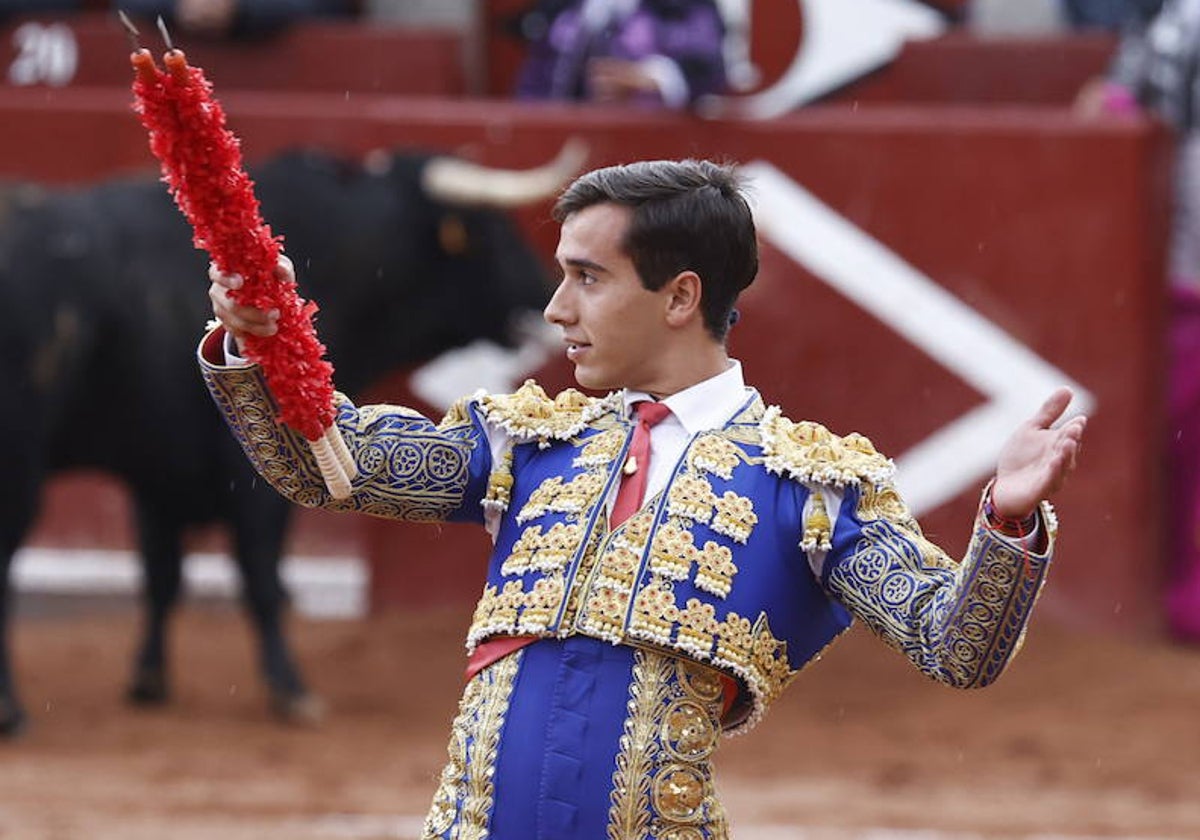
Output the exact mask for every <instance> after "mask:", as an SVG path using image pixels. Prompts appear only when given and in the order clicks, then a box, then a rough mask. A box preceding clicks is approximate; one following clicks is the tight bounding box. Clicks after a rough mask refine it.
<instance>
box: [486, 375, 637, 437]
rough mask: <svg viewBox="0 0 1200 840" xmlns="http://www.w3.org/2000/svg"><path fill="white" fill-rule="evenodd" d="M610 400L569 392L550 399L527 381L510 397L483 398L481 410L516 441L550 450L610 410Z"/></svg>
mask: <svg viewBox="0 0 1200 840" xmlns="http://www.w3.org/2000/svg"><path fill="white" fill-rule="evenodd" d="M611 397H612V395H610V396H609V397H605V398H604V399H596V398H594V397H589V396H587V395H586V394H584V393H581V392H579V391H576V390H575V389H574V388H568V389H567V390H565V391H561V392H560V393H558V394H557V395H556V396H555V397H554V398H553V399H551V398H550V397H549V396H547V394H546V392H545V391H543V390H542V387H541V386H540V385H538V384H537V383H536V382H534V381H533V380H532V379H527V380H525V384H524V385H522V386H521V387H520V388H518V389H517V390H516V391H515V392H513V393H511V394H485V395H483V396H481V397H480V398H479V407H480V409H481V410H482V412H483V416H484V417H485V418H486V419H487V420H488V422H490V423H494V424H496V425H497V426H499V427H500V428H502V429H504V430H505V431H506V432H508V433H509V434H510V435H512V436H513V437H514V438H516V439H517V440H520V441H531V440H537V441H539V442H540V443H541V444H542V445H543V446H548V445H549V441H551V440H569V439H570V438H572V437H574V436H575V435H577V434H579V433H580V432H581V431H583V429H584V428H585V427H586V426H587V425H588V424H589V423H591V422H592V421H593V420H595V419H596V418H597V417H599V416H600V415H601V414H604V413H605V412H606V411H609V410H611V409H612V405H613V400H612V398H611Z"/></svg>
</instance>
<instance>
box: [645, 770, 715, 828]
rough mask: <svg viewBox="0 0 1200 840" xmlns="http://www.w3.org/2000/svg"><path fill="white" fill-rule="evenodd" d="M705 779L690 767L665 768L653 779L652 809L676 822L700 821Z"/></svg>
mask: <svg viewBox="0 0 1200 840" xmlns="http://www.w3.org/2000/svg"><path fill="white" fill-rule="evenodd" d="M704 782H705V779H704V777H703V776H701V775H700V773H699V772H698V771H696V770H694V769H692V768H691V767H683V766H678V765H675V766H667V767H664V768H663V769H662V770H660V771H659V774H658V776H657V777H656V778H655V779H654V794H653V795H654V808H655V810H657V811H658V812H659V813H660V814H662V815H663V816H664V817H666V818H667V819H669V820H674V821H676V822H695V821H696V820H698V819H700V817H701V816H702V812H701V810H700V806H701V805H703V804H704V793H705V790H704V789H705V784H704Z"/></svg>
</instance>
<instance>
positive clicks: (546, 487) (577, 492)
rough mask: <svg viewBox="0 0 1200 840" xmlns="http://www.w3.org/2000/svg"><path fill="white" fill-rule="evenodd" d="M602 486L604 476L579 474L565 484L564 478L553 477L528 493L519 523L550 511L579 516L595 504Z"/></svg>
mask: <svg viewBox="0 0 1200 840" xmlns="http://www.w3.org/2000/svg"><path fill="white" fill-rule="evenodd" d="M603 486H604V476H603V475H602V474H600V473H594V472H584V473H580V474H579V475H577V476H575V477H574V478H572V479H571V480H570V481H568V482H566V483H565V484H564V483H563V480H562V477H561V476H557V475H556V476H551V477H550V478H547V479H546V480H545V481H543V482H542V483H541V484H540V485H538V487H537V489H535V490H534V491H533V492H532V493H530V494H529V500H528V501H527V502H526V503H525V505H524V507H522V508H521V512H520V513H518V514H517V522H518V523H521V524H524V523H526V522H528V521H529V520H531V519H536V518H537V517H539V516H542V515H544V514H546V513H551V512H555V513H579V512H580V511H582V510H586V509H587V508H588V507H590V506H591V505H592V504H594V503H595V501H596V497H597V496H598V495H599V493H600V490H601V488H603Z"/></svg>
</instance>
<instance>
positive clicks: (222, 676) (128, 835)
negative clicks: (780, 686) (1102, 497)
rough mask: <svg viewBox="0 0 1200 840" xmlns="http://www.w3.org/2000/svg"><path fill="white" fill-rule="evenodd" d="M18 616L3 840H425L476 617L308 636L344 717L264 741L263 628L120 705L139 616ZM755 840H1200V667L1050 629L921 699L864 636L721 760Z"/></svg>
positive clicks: (1, 803) (206, 653) (921, 684)
mask: <svg viewBox="0 0 1200 840" xmlns="http://www.w3.org/2000/svg"><path fill="white" fill-rule="evenodd" d="M32 612H33V613H34V614H30V613H31V611H30V610H28V609H23V610H22V615H21V617H20V619H19V620H18V621H17V622H16V623H15V647H16V651H17V669H18V673H19V675H20V677H21V680H22V685H23V689H24V699H25V702H26V705H27V707H28V708H29V710H30V712H31V719H32V726H31V728H30V731H29V733H28V734H27V735H26V736H25V737H24V738H23V739H22V740H20V741H18V742H15V743H10V744H0V837H2V838H5V840H8V838H14V839H15V838H20V840H26V838H31V839H32V840H41V838H45V839H46V840H76V838H78V839H79V840H83V838H88V840H116V839H117V838H121V840H143V839H144V840H161V838H172V840H199V839H200V838H205V839H206V840H207V838H221V840H243V838H244V840H251V839H253V840H275V838H288V840H309V838H312V840H320V839H322V838H357V839H358V840H375V839H376V838H415V837H418V836H419V827H420V822H421V818H422V816H423V814H424V811H425V808H426V805H427V804H428V801H429V798H430V796H431V794H432V792H433V789H434V778H435V776H436V774H437V772H438V770H439V769H440V767H441V764H442V759H443V757H444V755H445V746H446V734H447V731H448V725H449V722H450V720H451V717H452V715H453V711H454V705H455V702H456V699H457V696H458V690H459V679H460V677H459V674H460V671H461V667H462V650H461V646H460V639H461V635H462V632H463V628H464V627H465V623H466V621H467V618H468V612H469V611H468V610H466V609H463V610H458V609H455V610H443V611H437V612H429V613H424V614H409V615H393V616H387V617H383V618H375V619H365V620H353V621H319V622H318V621H311V620H305V621H297V622H296V623H295V624H294V633H293V637H294V639H295V642H296V645H297V647H298V650H299V655H300V657H301V659H302V661H303V663H304V665H305V667H306V669H307V672H308V674H309V677H310V680H311V682H312V684H313V686H314V687H315V688H316V689H317V690H318V691H319V692H320V693H321V694H322V695H323V696H324V698H325V699H326V701H327V702H328V704H329V707H330V713H329V716H328V719H327V721H326V722H325V724H324V725H323V726H321V727H320V728H317V729H297V728H288V727H284V726H281V725H278V724H276V723H275V722H273V721H272V720H271V719H270V718H268V716H267V714H266V711H265V703H264V699H263V696H262V690H261V689H260V687H259V684H258V681H257V679H256V677H255V672H254V669H253V664H252V663H253V658H252V654H251V651H250V644H249V638H248V634H247V632H246V628H245V625H244V624H243V623H242V621H241V620H240V617H239V616H238V615H236V614H235V613H234V612H233V611H232V609H231V608H230V607H228V606H225V605H221V604H215V605H214V604H208V605H204V604H199V605H196V604H193V605H192V606H190V607H189V608H188V609H187V610H185V611H184V613H183V615H182V616H181V618H180V621H179V623H178V627H177V632H176V635H175V641H174V648H175V651H176V654H177V658H176V660H175V688H176V701H175V703H174V704H173V705H171V706H170V707H168V708H165V709H162V710H156V711H144V710H136V709H131V708H129V707H127V706H125V705H124V703H123V702H122V700H121V694H122V689H123V683H124V680H125V678H126V672H127V667H126V666H127V662H128V660H129V659H130V657H131V650H132V644H133V637H134V632H135V628H136V621H137V619H136V615H135V613H134V612H133V610H132V608H131V607H130V606H129V605H128V604H108V605H107V606H105V607H103V608H96V607H94V606H93V607H92V608H89V609H87V610H62V609H50V610H45V609H42V610H36V611H32ZM717 768H718V773H719V785H720V787H721V789H722V790H723V792H724V794H725V797H726V801H727V806H728V809H729V811H730V814H731V817H732V820H733V826H734V832H735V836H736V837H738V838H741V840H759V839H760V838H761V839H762V840H776V839H777V838H778V839H779V840H782V838H802V840H851V839H853V840H865V839H867V838H869V840H895V839H896V838H899V840H948V838H953V839H954V840H965V838H978V837H1009V838H1033V837H1036V838H1040V840H1049V839H1050V838H1083V837H1101V836H1103V837H1123V838H1200V651H1197V650H1188V649H1183V648H1178V647H1172V646H1169V645H1167V644H1165V643H1159V644H1149V643H1147V644H1132V643H1128V642H1114V641H1112V640H1103V639H1098V638H1095V637H1084V636H1081V635H1078V634H1075V633H1072V632H1069V631H1066V630H1064V629H1062V628H1058V627H1055V626H1052V625H1048V624H1047V623H1046V622H1044V621H1043V622H1038V621H1036V620H1035V624H1034V627H1033V630H1032V632H1031V635H1030V638H1029V641H1028V644H1027V645H1026V648H1025V650H1024V652H1023V653H1022V654H1021V656H1020V658H1019V659H1018V660H1017V662H1016V663H1015V664H1014V666H1013V667H1012V668H1011V669H1010V671H1009V672H1008V674H1006V675H1005V677H1004V679H1003V680H1001V682H1000V683H999V684H998V685H996V686H994V687H993V688H991V689H988V690H986V691H983V692H974V693H959V692H954V691H952V690H950V689H945V688H942V687H941V686H938V685H935V684H933V683H929V682H926V681H925V680H924V678H922V677H921V676H919V675H918V674H916V672H915V671H912V670H911V669H910V668H909V666H908V665H907V663H906V662H904V661H903V660H902V659H901V658H900V657H899V656H897V655H896V654H894V653H892V652H891V651H890V650H888V649H886V648H884V646H883V645H881V644H880V643H878V642H877V641H875V640H874V639H873V638H871V637H870V636H869V635H867V634H866V633H865V632H864V631H861V630H857V629H856V630H854V631H852V632H851V633H850V634H848V635H847V637H846V638H844V639H843V640H842V641H841V642H840V643H839V644H837V645H835V646H834V647H833V648H832V649H831V651H830V652H829V653H828V655H827V656H826V658H825V659H824V660H822V661H821V662H819V663H817V664H815V665H814V666H813V667H812V668H810V669H809V670H808V671H807V672H806V673H804V674H803V675H802V676H801V677H800V678H799V679H798V680H797V682H796V683H795V684H794V685H793V686H792V688H791V689H790V691H789V693H788V694H786V695H785V697H784V698H783V700H781V701H780V703H779V705H777V706H776V707H775V709H774V710H773V711H772V713H771V714H770V715H769V716H768V718H767V719H766V721H765V722H764V723H763V724H762V726H761V727H760V728H759V729H758V730H757V731H756V732H755V733H754V734H752V735H751V736H750V737H748V738H737V739H732V740H730V741H728V742H726V743H725V745H724V746H723V748H722V751H721V754H719V757H718V763H717Z"/></svg>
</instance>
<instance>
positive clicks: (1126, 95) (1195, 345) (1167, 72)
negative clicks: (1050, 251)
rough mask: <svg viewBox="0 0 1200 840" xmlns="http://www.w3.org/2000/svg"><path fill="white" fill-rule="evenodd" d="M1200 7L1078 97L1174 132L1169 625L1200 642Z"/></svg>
mask: <svg viewBox="0 0 1200 840" xmlns="http://www.w3.org/2000/svg"><path fill="white" fill-rule="evenodd" d="M1198 62H1200V0H1165V2H1163V3H1162V4H1161V8H1160V9H1159V11H1158V12H1157V14H1151V15H1149V16H1146V17H1141V16H1135V17H1133V18H1131V19H1130V20H1129V21H1128V22H1127V26H1126V29H1125V32H1124V34H1123V36H1122V38H1121V42H1120V44H1119V46H1118V48H1117V53H1116V55H1115V56H1114V58H1113V62H1112V65H1111V67H1110V71H1109V74H1108V77H1107V78H1105V79H1100V80H1096V81H1094V82H1092V83H1090V84H1089V85H1087V86H1086V87H1085V88H1084V89H1083V91H1081V92H1080V96H1079V99H1078V103H1077V107H1078V109H1079V110H1080V112H1081V113H1083V114H1084V115H1087V116H1095V115H1098V114H1129V113H1133V112H1136V111H1137V110H1138V109H1145V110H1147V111H1150V112H1152V113H1154V114H1156V115H1158V116H1159V117H1160V118H1162V119H1163V120H1165V121H1166V122H1167V123H1169V124H1170V125H1171V126H1172V127H1174V129H1175V130H1176V134H1177V137H1178V143H1177V146H1176V157H1175V176H1174V206H1173V212H1172V221H1171V238H1170V250H1169V254H1168V262H1167V268H1168V271H1169V274H1170V301H1171V308H1170V323H1169V327H1170V335H1169V341H1170V347H1169V349H1170V359H1169V362H1170V369H1169V390H1170V393H1169V400H1168V416H1167V421H1168V433H1169V435H1170V448H1169V451H1168V452H1167V453H1166V454H1167V455H1168V459H1167V463H1168V472H1169V482H1170V483H1169V485H1168V486H1169V491H1168V492H1169V503H1170V508H1169V512H1168V515H1169V521H1170V534H1169V537H1170V543H1169V551H1170V558H1169V559H1170V566H1171V568H1170V577H1169V586H1168V592H1167V620H1168V624H1169V627H1170V629H1171V631H1172V632H1173V633H1174V635H1175V636H1176V637H1178V638H1180V639H1182V640H1185V641H1191V642H1200V122H1198V119H1200V111H1197V106H1198V105H1200V65H1198Z"/></svg>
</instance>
